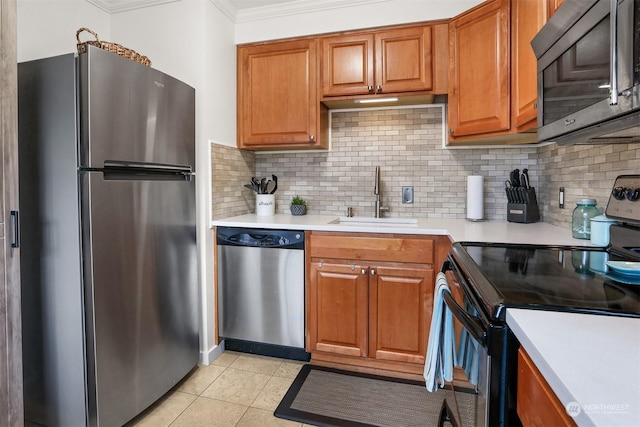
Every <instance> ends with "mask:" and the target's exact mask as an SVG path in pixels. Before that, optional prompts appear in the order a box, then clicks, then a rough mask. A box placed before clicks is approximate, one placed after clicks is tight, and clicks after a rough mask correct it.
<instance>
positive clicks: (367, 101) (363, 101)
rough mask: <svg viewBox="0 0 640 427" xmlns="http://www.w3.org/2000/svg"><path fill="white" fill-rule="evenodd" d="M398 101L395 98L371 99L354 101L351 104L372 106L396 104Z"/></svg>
mask: <svg viewBox="0 0 640 427" xmlns="http://www.w3.org/2000/svg"><path fill="white" fill-rule="evenodd" d="M397 100H398V98H397V97H395V96H394V97H392V98H371V99H354V100H353V102H355V103H356V104H373V103H375V102H396V101H397Z"/></svg>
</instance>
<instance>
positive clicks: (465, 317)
mask: <svg viewBox="0 0 640 427" xmlns="http://www.w3.org/2000/svg"><path fill="white" fill-rule="evenodd" d="M442 296H443V298H444V303H445V304H447V307H449V310H451V313H453V315H454V317H455V318H456V319H458V321H459V322H460V323H462V326H463V327H464V328H465V329H466V330H467V331H468V332H469V333H470V334H471V336H472V337H473V338H475V339H476V341H478V343H480V345H481V346H483V347H484V346H486V344H487V331H486V328H484V327H483V326H482V322H481V321H480V320H479V319H478V318H477V317H473V316H470V315H469V313H467V312H466V311H465V310H464V309H463V308H462V307H460V305H458V303H457V302H456V300H455V299H453V296H452V295H451V293H450V292H444V293H443V294H442Z"/></svg>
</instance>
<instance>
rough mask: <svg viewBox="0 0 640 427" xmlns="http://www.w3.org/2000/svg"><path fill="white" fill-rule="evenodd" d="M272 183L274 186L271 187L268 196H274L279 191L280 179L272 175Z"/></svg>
mask: <svg viewBox="0 0 640 427" xmlns="http://www.w3.org/2000/svg"><path fill="white" fill-rule="evenodd" d="M270 183H273V186H271V185H270V189H267V192H268V194H273V193H275V192H276V190H277V189H278V177H277V176H275V175H271V181H270Z"/></svg>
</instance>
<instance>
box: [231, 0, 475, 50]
mask: <svg viewBox="0 0 640 427" xmlns="http://www.w3.org/2000/svg"><path fill="white" fill-rule="evenodd" d="M482 1H483V0H382V1H378V2H374V3H371V4H367V5H356V6H349V7H344V6H341V7H336V8H333V9H328V10H327V9H325V10H313V9H312V8H309V7H307V8H306V9H305V8H303V10H301V12H303V14H294V13H285V12H283V9H281V8H277V7H276V8H271V9H270V10H271V11H272V15H273V17H271V18H269V19H259V20H256V19H253V17H252V16H251V15H249V14H243V13H240V14H239V16H238V23H237V24H236V43H237V44H242V43H249V42H254V41H262V40H274V39H279V38H286V37H295V36H302V35H310V34H322V33H329V32H335V31H345V30H353V29H359V28H370V27H378V26H385V25H394V24H403V23H409V22H420V21H430V20H437V19H448V18H451V17H452V16H455V15H457V14H459V13H460V12H463V11H465V10H467V9H470V8H471V7H473V6H475V5H477V4H479V3H481V2H482ZM336 4H340V3H336ZM289 7H290V6H289Z"/></svg>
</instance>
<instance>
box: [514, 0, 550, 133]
mask: <svg viewBox="0 0 640 427" xmlns="http://www.w3.org/2000/svg"><path fill="white" fill-rule="evenodd" d="M547 1H548V0H511V75H512V86H511V102H512V107H513V110H512V124H513V126H514V127H515V128H516V130H517V131H519V132H520V131H525V130H527V129H530V128H534V127H535V126H536V124H537V114H538V113H537V110H536V108H537V101H538V90H537V84H538V81H537V62H536V56H535V54H534V53H533V49H532V48H531V44H530V43H531V40H532V39H533V37H534V36H535V35H536V34H537V33H538V31H539V30H540V28H542V26H543V25H544V23H545V22H546V21H547Z"/></svg>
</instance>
